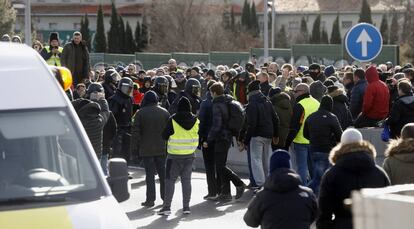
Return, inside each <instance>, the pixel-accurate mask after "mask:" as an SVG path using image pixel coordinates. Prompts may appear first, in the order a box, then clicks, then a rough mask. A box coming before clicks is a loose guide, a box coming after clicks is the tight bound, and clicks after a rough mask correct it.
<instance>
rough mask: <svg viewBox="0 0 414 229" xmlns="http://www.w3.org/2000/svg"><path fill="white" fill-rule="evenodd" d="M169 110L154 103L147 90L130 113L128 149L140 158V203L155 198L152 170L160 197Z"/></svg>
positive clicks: (153, 95)
mask: <svg viewBox="0 0 414 229" xmlns="http://www.w3.org/2000/svg"><path fill="white" fill-rule="evenodd" d="M169 117H170V114H169V113H168V111H167V110H166V109H164V108H163V107H161V106H160V105H158V96H157V94H156V93H155V92H154V91H148V92H147V93H145V95H144V99H143V100H142V102H141V109H140V110H138V111H137V113H135V115H134V121H133V125H132V138H131V143H132V144H131V151H132V154H133V155H135V156H139V157H141V158H142V159H143V162H144V167H145V182H146V187H147V192H146V195H147V197H146V200H145V202H143V203H141V205H142V206H146V207H152V206H154V201H155V199H156V198H155V196H156V195H155V193H156V192H155V180H154V176H155V172H157V173H158V176H159V179H160V196H161V199H164V191H165V189H164V179H165V156H166V152H167V148H166V143H167V142H166V140H164V139H163V138H162V135H161V133H162V131H163V130H164V128H165V126H166V125H167V121H168V119H169Z"/></svg>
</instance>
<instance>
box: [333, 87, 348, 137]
mask: <svg viewBox="0 0 414 229" xmlns="http://www.w3.org/2000/svg"><path fill="white" fill-rule="evenodd" d="M330 95H331V96H332V99H333V109H332V113H333V114H334V115H336V117H338V120H339V123H340V124H341V127H342V129H343V130H345V129H346V128H348V127H350V126H352V114H351V111H350V110H349V107H348V97H346V95H345V94H343V91H342V90H337V91H335V92H334V93H332V94H330Z"/></svg>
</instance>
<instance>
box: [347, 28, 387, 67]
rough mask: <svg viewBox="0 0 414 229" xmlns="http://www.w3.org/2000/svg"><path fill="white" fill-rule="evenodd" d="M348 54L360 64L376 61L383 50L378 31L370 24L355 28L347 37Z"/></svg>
mask: <svg viewBox="0 0 414 229" xmlns="http://www.w3.org/2000/svg"><path fill="white" fill-rule="evenodd" d="M345 47H346V51H347V52H348V54H349V55H350V56H351V57H352V58H354V59H355V60H357V61H359V62H368V61H371V60H373V59H375V58H376V57H377V56H378V55H379V54H380V52H381V50H382V36H381V33H380V32H379V31H378V29H377V28H376V27H375V26H373V25H371V24H368V23H359V24H356V25H355V26H353V27H352V28H351V29H350V30H349V31H348V34H347V35H346V37H345Z"/></svg>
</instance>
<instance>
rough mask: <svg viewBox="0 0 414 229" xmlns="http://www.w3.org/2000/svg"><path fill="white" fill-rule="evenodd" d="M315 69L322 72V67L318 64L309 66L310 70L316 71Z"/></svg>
mask: <svg viewBox="0 0 414 229" xmlns="http://www.w3.org/2000/svg"><path fill="white" fill-rule="evenodd" d="M314 69H319V70H320V69H321V66H320V65H319V64H316V63H314V64H311V65H309V70H314Z"/></svg>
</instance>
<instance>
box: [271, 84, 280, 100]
mask: <svg viewBox="0 0 414 229" xmlns="http://www.w3.org/2000/svg"><path fill="white" fill-rule="evenodd" d="M281 92H282V89H280V87H276V88H271V89H270V91H269V98H271V97H272V96H274V95H276V94H279V93H281Z"/></svg>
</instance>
